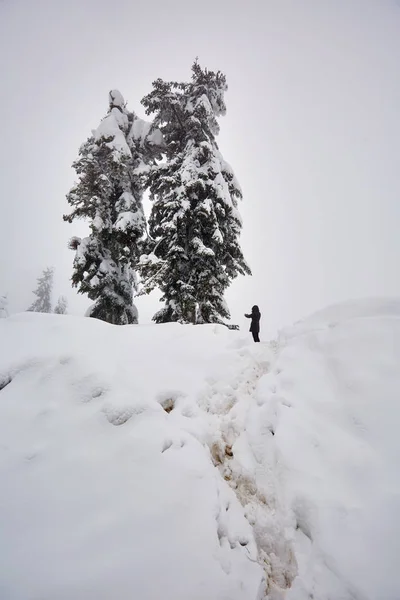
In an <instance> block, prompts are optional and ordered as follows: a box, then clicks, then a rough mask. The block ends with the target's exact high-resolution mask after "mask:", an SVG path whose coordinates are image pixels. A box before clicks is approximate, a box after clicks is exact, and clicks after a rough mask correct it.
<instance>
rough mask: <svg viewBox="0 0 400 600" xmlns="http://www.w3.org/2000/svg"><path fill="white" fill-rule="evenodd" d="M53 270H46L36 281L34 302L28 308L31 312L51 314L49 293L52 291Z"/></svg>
mask: <svg viewBox="0 0 400 600" xmlns="http://www.w3.org/2000/svg"><path fill="white" fill-rule="evenodd" d="M53 277H54V269H52V268H47V269H45V270H44V271H43V275H42V276H41V277H39V278H38V280H37V288H36V290H35V291H34V292H33V293H34V294H35V296H37V298H36V300H35V301H34V302H33V303H32V304H31V306H30V307H29V308H28V311H31V312H42V313H50V312H51V293H52V290H53Z"/></svg>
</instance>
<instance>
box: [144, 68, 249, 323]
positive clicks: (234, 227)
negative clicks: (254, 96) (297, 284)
mask: <svg viewBox="0 0 400 600" xmlns="http://www.w3.org/2000/svg"><path fill="white" fill-rule="evenodd" d="M226 89H227V85H226V79H225V76H224V75H223V74H222V73H220V72H217V73H214V72H212V71H208V70H207V69H202V68H201V67H200V66H199V64H198V63H197V62H195V63H194V65H193V67H192V81H191V82H189V83H177V82H165V81H162V80H161V79H158V80H157V81H155V82H154V84H153V91H152V92H151V93H150V94H149V95H148V96H146V97H145V98H144V99H143V100H142V103H143V104H144V106H145V107H146V112H147V114H154V124H155V126H156V127H158V128H159V129H160V130H161V132H162V134H163V136H164V141H165V144H166V154H165V160H164V161H163V162H160V163H158V164H157V165H156V166H154V167H153V168H152V169H151V172H150V176H149V187H150V193H151V200H152V201H153V206H152V212H151V216H150V221H149V233H150V241H149V247H148V252H147V254H146V255H144V256H142V257H141V263H140V270H141V275H142V279H143V289H144V291H145V292H150V291H151V290H152V289H154V288H155V287H156V286H158V287H159V288H160V289H161V291H162V300H163V301H164V302H165V306H164V308H162V309H161V310H160V311H159V312H158V313H156V314H155V315H154V317H153V320H155V321H156V322H158V323H162V322H168V321H179V322H182V323H218V322H222V320H223V319H229V318H230V314H229V309H228V307H227V305H226V303H225V300H224V292H225V291H226V289H227V288H228V286H229V285H230V283H231V281H232V279H234V278H235V277H236V276H237V275H238V274H251V272H250V269H249V267H248V265H247V263H246V261H245V259H244V257H243V254H242V251H241V248H240V245H239V235H240V230H241V218H240V215H239V212H238V200H239V199H240V198H241V197H242V193H241V190H240V187H239V185H238V182H237V180H236V178H235V176H234V173H233V171H232V169H231V167H230V166H229V165H228V163H227V162H226V161H225V160H224V159H223V157H222V155H221V153H220V151H219V149H218V146H217V143H216V140H215V136H216V135H217V134H218V132H219V126H218V122H217V118H218V117H219V116H221V115H224V114H225V112H226V108H225V102H224V93H225V91H226Z"/></svg>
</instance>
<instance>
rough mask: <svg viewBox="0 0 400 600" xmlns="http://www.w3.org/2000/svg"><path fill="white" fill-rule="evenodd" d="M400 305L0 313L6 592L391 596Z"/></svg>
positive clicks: (241, 599) (0, 558)
mask: <svg viewBox="0 0 400 600" xmlns="http://www.w3.org/2000/svg"><path fill="white" fill-rule="evenodd" d="M399 364H400V303H399V302H397V301H379V302H364V303H355V304H347V305H342V306H339V307H334V308H332V309H329V310H326V311H323V312H321V313H320V314H317V315H315V316H314V317H312V318H310V319H307V320H306V321H304V322H302V323H299V324H297V325H295V326H294V327H293V328H290V329H286V330H285V331H283V332H282V333H281V335H280V336H279V338H278V340H277V341H276V342H274V343H270V344H263V343H261V344H253V343H252V341H251V340H249V339H248V337H247V334H246V335H242V334H240V333H239V332H232V331H228V330H227V329H226V328H223V327H219V326H217V327H214V326H199V327H191V326H180V325H177V324H170V325H163V326H161V325H157V326H127V327H113V326H109V325H107V324H105V323H102V322H99V321H96V320H95V319H80V318H74V317H68V316H56V315H40V314H23V315H16V316H13V317H11V318H8V319H2V320H1V321H0V485H1V490H2V493H1V496H0V532H1V533H0V598H1V599H2V600H27V599H29V600H33V599H35V600H37V599H38V598H40V599H41V600H54V599H55V598H56V599H57V600H67V599H68V600H70V598H74V600H110V599H113V598H118V599H119V600H131V599H132V598H141V600H158V599H159V598H162V599H163V600H204V598H207V599H210V600H252V599H254V600H261V599H264V598H266V599H268V600H282V599H283V598H285V599H287V600H310V599H312V598H313V599H314V600H328V599H330V600H332V599H334V600H339V599H340V600H377V599H379V600H398V598H399V597H400V585H399V583H398V577H397V569H396V565H397V560H398V556H399V555H400V547H399V540H400V524H399V520H398V514H399V511H400V500H399V499H400V483H399V471H400V466H399V455H400V452H399V438H398V431H399V427H400V422H399V421H400V419H399V404H398V398H399V396H400V369H399V366H398V365H399Z"/></svg>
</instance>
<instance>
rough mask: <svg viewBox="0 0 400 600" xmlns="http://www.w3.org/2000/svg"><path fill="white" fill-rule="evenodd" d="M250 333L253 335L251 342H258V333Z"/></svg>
mask: <svg viewBox="0 0 400 600" xmlns="http://www.w3.org/2000/svg"><path fill="white" fill-rule="evenodd" d="M251 333H252V334H253V340H254V341H255V342H259V341H260V338H259V337H258V331H252V332H251Z"/></svg>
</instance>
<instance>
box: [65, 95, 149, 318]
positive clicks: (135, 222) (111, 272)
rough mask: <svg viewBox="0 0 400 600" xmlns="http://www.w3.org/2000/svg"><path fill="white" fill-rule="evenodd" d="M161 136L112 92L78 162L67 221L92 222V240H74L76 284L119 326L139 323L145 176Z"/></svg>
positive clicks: (97, 312) (95, 312)
mask: <svg viewBox="0 0 400 600" xmlns="http://www.w3.org/2000/svg"><path fill="white" fill-rule="evenodd" d="M158 143H161V140H160V134H159V132H158V137H157V132H154V131H153V130H152V129H151V125H150V124H149V123H146V122H144V121H142V120H141V119H138V118H137V117H136V115H135V114H134V113H133V112H130V111H128V110H127V108H126V104H125V102H124V99H123V97H122V95H121V94H120V92H118V91H117V90H112V91H111V92H110V93H109V111H108V113H107V115H106V117H105V118H104V119H103V120H102V121H101V123H100V125H99V127H98V128H97V129H96V130H95V131H93V132H92V136H91V137H90V138H89V139H88V140H87V141H86V142H85V143H84V144H83V145H82V146H81V148H80V151H79V158H78V160H76V161H75V163H74V164H73V166H74V168H75V170H76V172H77V174H78V175H79V181H78V183H77V184H76V185H75V186H74V187H73V188H72V189H71V191H70V192H69V194H68V195H67V201H68V203H69V204H70V206H71V207H72V212H71V214H69V215H64V220H65V221H68V222H69V223H72V222H73V220H74V219H78V218H84V219H88V220H89V221H90V229H91V233H90V235H89V236H88V237H86V238H84V239H80V238H77V237H74V238H72V239H71V241H70V244H69V247H70V248H71V249H74V250H75V251H76V255H75V260H74V268H73V275H72V285H73V286H75V287H78V292H79V293H81V294H87V295H88V296H89V298H90V299H91V300H93V301H94V304H93V306H92V307H91V310H90V313H89V314H90V316H92V317H96V318H98V319H102V320H104V321H108V322H109V323H114V324H118V325H124V324H127V323H137V322H138V314H137V310H136V307H135V306H134V304H133V288H135V287H136V277H135V266H136V263H137V260H138V256H139V253H140V251H139V244H140V240H141V238H142V236H143V232H144V229H145V217H144V213H143V207H142V186H141V182H140V174H141V172H142V171H143V167H144V163H145V162H146V161H147V160H148V157H149V155H150V154H151V152H150V151H149V148H150V147H155V146H156V145H157V144H158Z"/></svg>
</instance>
